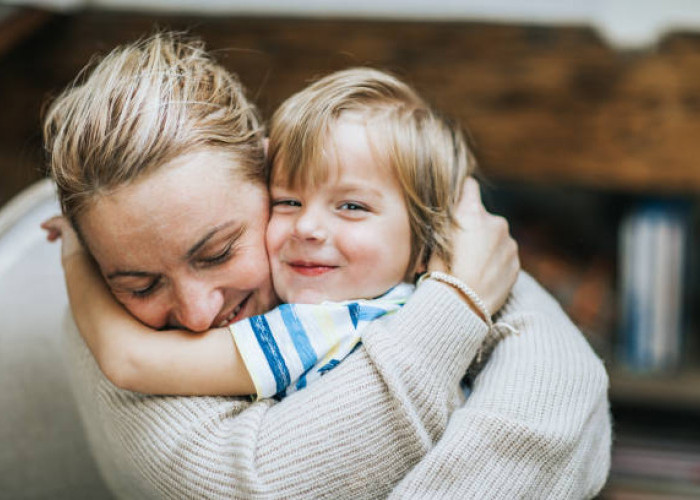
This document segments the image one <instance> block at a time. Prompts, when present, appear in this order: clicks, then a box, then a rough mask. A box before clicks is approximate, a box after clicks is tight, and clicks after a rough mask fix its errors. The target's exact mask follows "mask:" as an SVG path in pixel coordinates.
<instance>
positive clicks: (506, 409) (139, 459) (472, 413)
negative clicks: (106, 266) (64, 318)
mask: <svg viewBox="0 0 700 500" xmlns="http://www.w3.org/2000/svg"><path fill="white" fill-rule="evenodd" d="M499 320H500V321H505V322H507V323H509V324H511V325H512V326H514V327H516V328H517V329H518V330H519V331H520V334H518V335H512V336H508V337H506V338H505V339H504V340H502V341H501V342H500V343H499V344H498V345H497V346H496V348H495V350H494V352H493V354H492V356H491V359H490V360H489V362H488V363H487V365H486V367H485V368H484V370H483V371H482V372H481V374H480V375H479V376H478V377H477V379H476V382H475V384H474V390H473V393H472V394H471V396H470V397H469V399H468V400H467V402H466V404H464V406H462V407H458V405H459V401H460V398H459V380H460V379H461V377H462V375H463V374H464V372H465V370H466V369H467V367H468V365H469V364H470V362H471V361H472V359H473V358H474V356H475V354H476V352H477V350H478V348H479V347H480V346H481V345H482V343H483V342H484V338H485V336H486V334H487V332H486V327H485V326H484V324H483V323H482V322H481V321H480V320H479V319H478V318H477V317H476V315H474V314H473V313H472V312H471V311H470V310H469V309H468V308H467V307H466V306H465V305H464V303H463V302H462V301H461V299H459V298H458V297H457V295H456V294H455V292H454V291H453V290H452V289H451V288H450V287H449V286H447V285H444V284H441V283H437V282H434V281H430V280H428V281H427V282H425V283H424V284H422V285H421V286H420V287H419V288H418V290H417V291H416V293H415V294H414V296H413V297H412V298H411V300H410V301H409V302H408V303H407V305H406V306H405V307H404V309H403V310H402V311H401V312H399V313H397V314H395V315H391V316H389V317H387V318H385V319H383V320H380V321H375V322H374V323H373V325H371V326H370V327H368V329H367V331H366V332H367V333H366V334H365V335H364V337H363V345H362V347H361V348H360V349H358V350H357V351H356V352H355V353H353V354H352V355H351V356H350V357H348V358H347V359H346V360H345V361H343V363H341V364H340V365H339V366H338V367H337V368H335V369H334V370H332V371H331V372H330V373H328V374H327V375H326V376H325V377H323V379H321V380H320V381H318V382H317V383H316V384H314V385H312V386H310V387H308V388H307V389H304V390H303V391H300V392H298V393H295V394H292V395H291V396H289V397H288V398H286V399H285V400H284V401H283V402H282V403H277V404H276V403H274V402H273V401H261V402H258V403H254V404H251V403H249V402H246V401H244V400H242V399H235V398H214V397H199V398H182V397H155V396H143V395H139V394H135V393H129V392H125V391H121V390H119V389H116V388H115V387H114V386H112V385H111V384H110V383H109V382H108V381H107V380H106V379H105V378H104V377H103V376H102V374H101V373H100V371H99V369H98V367H97V365H96V363H95V361H94V359H93V358H92V356H91V355H90V353H89V351H88V349H87V348H86V346H85V344H84V343H83V342H82V339H81V337H80V335H79V334H78V332H77V331H76V329H75V326H74V324H73V323H72V321H68V323H67V326H68V328H66V332H67V335H66V339H67V342H66V347H67V356H68V364H69V367H70V368H71V376H72V383H73V386H74V392H75V394H76V397H77V400H78V403H79V408H80V412H81V415H82V418H83V421H84V423H85V426H86V429H87V432H88V437H89V441H90V443H91V446H92V448H93V451H94V454H95V457H96V459H97V461H98V464H99V467H100V470H101V472H102V473H103V475H104V477H105V479H106V480H107V482H108V484H109V485H110V487H111V489H112V490H113V491H114V493H115V494H116V495H117V496H118V497H123V498H384V497H387V496H391V497H393V498H431V499H433V498H441V497H442V498H504V499H506V498H507V499H512V498H537V499H540V498H556V499H562V498H589V497H592V496H594V495H595V493H596V492H598V491H599V490H600V488H601V487H602V486H603V484H604V482H605V479H606V476H607V472H608V468H609V463H610V440H611V436H610V420H609V413H608V402H607V376H606V373H605V370H604V368H603V366H602V364H601V362H600V361H599V360H598V359H597V358H596V356H595V355H594V354H593V352H592V351H591V349H590V348H589V346H588V344H587V343H586V341H585V340H584V338H583V337H582V336H581V334H580V333H579V332H578V330H577V329H576V328H575V327H574V326H573V324H572V323H571V322H570V321H569V320H568V319H567V317H566V316H565V314H564V313H563V312H562V310H561V309H560V308H559V306H558V304H557V303H556V302H555V301H554V300H553V299H552V298H551V297H550V296H549V295H547V293H546V292H544V291H543V290H542V289H541V288H540V287H539V285H538V284H537V283H536V282H535V281H534V280H532V278H530V277H529V276H527V275H525V274H522V275H521V276H520V277H519V279H518V282H517V283H516V285H515V287H514V289H513V292H512V294H511V297H510V299H509V301H508V303H507V304H506V306H505V307H504V309H503V310H502V313H501V314H500V317H499Z"/></svg>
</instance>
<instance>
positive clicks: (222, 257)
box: [197, 240, 234, 267]
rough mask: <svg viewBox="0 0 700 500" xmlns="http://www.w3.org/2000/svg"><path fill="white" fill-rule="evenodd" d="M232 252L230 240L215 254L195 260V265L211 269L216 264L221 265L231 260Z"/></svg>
mask: <svg viewBox="0 0 700 500" xmlns="http://www.w3.org/2000/svg"><path fill="white" fill-rule="evenodd" d="M233 251H234V242H233V240H231V241H229V242H228V243H227V244H226V246H224V248H223V249H222V250H220V251H219V252H216V253H214V254H213V255H208V256H201V257H199V258H198V259H197V263H198V264H199V265H200V266H201V267H211V266H216V265H217V264H223V263H224V262H226V261H228V260H229V259H230V258H231V256H232V255H233Z"/></svg>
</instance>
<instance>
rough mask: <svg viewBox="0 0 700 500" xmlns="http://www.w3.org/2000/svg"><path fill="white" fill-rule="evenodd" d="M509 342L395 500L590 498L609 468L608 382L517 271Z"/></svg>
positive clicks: (574, 332) (560, 316)
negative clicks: (407, 499) (514, 332)
mask: <svg viewBox="0 0 700 500" xmlns="http://www.w3.org/2000/svg"><path fill="white" fill-rule="evenodd" d="M499 321H503V322H506V323H508V324H510V325H512V326H514V327H515V328H517V330H518V331H519V334H517V335H508V336H506V337H505V338H504V339H503V340H502V341H501V342H500V343H499V344H498V345H497V346H496V347H495V349H494V351H493V354H492V355H491V358H490V360H489V361H488V363H487V364H486V366H485V367H484V369H483V371H482V372H481V373H480V374H479V375H478V376H477V378H476V380H475V382H474V386H473V391H472V393H471V395H470V396H469V399H468V400H467V402H466V404H465V405H464V406H463V407H462V408H459V409H458V410H456V411H455V412H454V413H453V414H452V417H451V419H450V423H449V425H448V427H447V430H446V432H445V434H444V435H443V436H442V438H441V439H440V442H439V443H438V444H437V446H435V448H434V449H432V450H431V451H430V453H428V455H427V456H426V457H425V458H424V459H423V460H422V461H421V462H420V463H419V464H418V465H417V466H416V467H415V468H414V469H413V470H412V471H411V473H410V474H409V475H408V476H407V477H406V478H405V479H404V480H403V481H402V482H401V483H400V484H399V485H398V486H397V487H396V489H395V490H394V491H393V493H392V498H405V497H406V496H410V497H417V498H504V499H505V498H507V499H510V498H553V499H554V498H591V497H593V496H595V494H596V493H597V492H598V491H600V489H601V488H602V487H603V485H604V484H605V480H606V478H607V474H608V470H609V466H610V444H611V426H610V417H609V411H608V398H607V388H608V378H607V375H606V372H605V369H604V367H603V364H602V363H601V361H600V360H599V359H598V358H597V357H596V356H595V354H594V353H593V351H592V350H591V348H590V347H589V346H588V344H587V342H586V341H585V339H584V338H583V336H582V335H581V333H580V332H579V331H578V329H577V328H576V327H575V326H574V325H573V324H572V323H571V321H570V320H569V319H568V318H567V317H566V315H565V313H564V312H563V311H562V310H561V308H560V307H559V305H558V304H557V303H556V302H555V301H554V299H552V297H551V296H549V295H548V294H547V293H546V292H545V291H544V290H543V289H542V288H541V287H540V286H539V285H538V284H537V283H536V282H535V281H534V280H533V279H532V278H531V277H529V276H527V275H524V274H523V275H522V276H521V277H520V278H519V280H518V282H517V283H516V285H515V287H514V288H513V293H512V296H511V297H510V299H509V300H508V302H507V304H506V307H505V308H504V309H503V312H502V314H501V315H500V317H499Z"/></svg>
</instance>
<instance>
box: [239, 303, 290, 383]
mask: <svg viewBox="0 0 700 500" xmlns="http://www.w3.org/2000/svg"><path fill="white" fill-rule="evenodd" d="M249 321H250V326H251V328H252V330H253V333H255V337H256V338H257V339H258V344H259V345H260V348H261V349H262V351H263V353H264V354H265V358H266V359H267V364H268V365H269V367H270V370H271V371H272V375H273V376H274V377H275V383H276V387H277V392H281V391H283V390H284V389H285V388H286V387H288V386H289V384H290V383H291V377H290V376H289V370H288V369H287V365H286V364H285V362H284V358H283V357H282V353H281V352H280V349H279V346H278V345H277V342H275V338H274V336H273V335H272V331H271V330H270V325H269V323H268V322H267V319H265V317H264V316H254V317H252V318H250V319H249Z"/></svg>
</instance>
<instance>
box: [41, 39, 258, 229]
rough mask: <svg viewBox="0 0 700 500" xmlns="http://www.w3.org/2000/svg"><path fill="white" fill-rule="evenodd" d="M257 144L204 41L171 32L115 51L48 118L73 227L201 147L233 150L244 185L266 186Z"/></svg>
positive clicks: (252, 119)
mask: <svg viewBox="0 0 700 500" xmlns="http://www.w3.org/2000/svg"><path fill="white" fill-rule="evenodd" d="M89 66H90V65H89ZM263 138H264V129H263V126H262V124H261V121H260V119H259V118H258V112H257V110H256V108H255V106H254V105H253V104H251V103H250V102H249V101H248V100H247V99H246V97H245V94H244V89H243V87H242V85H241V84H240V82H239V81H238V79H237V78H236V77H235V76H234V75H232V74H231V73H229V72H228V71H227V70H226V69H225V68H223V67H222V66H220V65H219V64H217V63H216V62H214V61H213V60H212V59H211V58H210V57H209V55H208V54H207V53H206V52H205V50H204V47H203V43H202V42H201V41H198V40H186V39H184V38H183V37H182V36H180V35H177V34H173V33H160V34H156V35H153V36H152V37H150V38H148V39H145V40H142V41H138V42H136V43H133V44H130V45H127V46H124V47H118V48H116V49H115V50H113V51H112V52H111V53H109V54H108V55H107V56H106V57H105V58H104V59H102V60H101V61H99V62H98V63H97V65H96V66H95V67H94V69H92V71H88V69H87V68H86V69H85V70H83V72H82V73H81V74H80V75H78V78H77V79H76V81H75V82H74V83H73V84H72V85H71V86H69V87H68V88H67V89H66V90H65V91H64V92H63V93H62V94H61V95H59V96H58V98H56V99H55V100H54V101H53V103H52V104H51V106H50V107H49V109H48V111H47V113H46V117H45V119H44V144H45V148H46V151H47V154H48V161H49V165H50V170H51V174H52V176H53V178H54V180H55V181H56V184H57V185H58V192H59V198H60V201H61V207H62V210H63V213H64V214H65V215H66V216H68V218H69V219H70V220H71V222H72V223H73V225H74V226H75V227H76V229H78V226H77V224H76V217H77V216H78V215H79V214H80V213H81V211H83V210H84V209H85V208H87V207H88V206H89V203H90V202H91V201H92V200H93V199H94V198H95V196H97V195H99V194H101V193H105V192H109V191H110V190H113V189H115V188H118V187H119V186H122V185H124V184H127V183H129V182H131V181H133V180H135V179H138V178H140V177H141V176H143V175H146V174H148V173H149V172H153V171H155V170H157V169H158V168H160V167H161V166H162V165H164V164H165V163H167V162H169V161H171V160H173V159H175V158H176V157H178V156H181V155H183V154H187V153H190V152H193V151H194V150H197V149H201V148H214V149H218V150H221V151H225V152H230V153H231V155H232V160H233V161H235V164H236V165H237V168H236V170H237V171H239V172H240V173H242V174H243V176H244V177H243V178H245V179H246V180H251V181H254V182H260V183H264V182H265V181H266V177H265V152H264V145H263ZM232 163H233V162H232ZM205 169H206V165H202V170H203V172H202V173H203V175H205Z"/></svg>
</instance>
